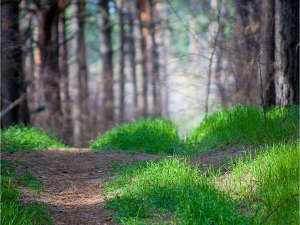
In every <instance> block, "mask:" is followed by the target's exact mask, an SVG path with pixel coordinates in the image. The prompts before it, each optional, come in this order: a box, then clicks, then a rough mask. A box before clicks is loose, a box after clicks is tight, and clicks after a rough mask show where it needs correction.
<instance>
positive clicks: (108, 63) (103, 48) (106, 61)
mask: <svg viewBox="0 0 300 225" xmlns="http://www.w3.org/2000/svg"><path fill="white" fill-rule="evenodd" d="M108 3H109V1H108V0H99V4H98V5H99V11H100V13H99V19H98V23H99V29H100V32H99V36H100V52H101V55H102V63H103V66H102V70H103V71H102V82H103V86H104V99H103V100H104V102H103V105H104V120H105V121H104V123H105V127H106V129H108V128H109V127H110V126H112V125H113V123H114V95H113V65H112V43H111V24H110V19H109V12H108Z"/></svg>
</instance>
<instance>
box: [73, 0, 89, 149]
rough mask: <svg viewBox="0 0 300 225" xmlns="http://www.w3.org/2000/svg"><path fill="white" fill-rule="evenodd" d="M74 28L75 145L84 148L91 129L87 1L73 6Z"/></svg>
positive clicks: (79, 1)
mask: <svg viewBox="0 0 300 225" xmlns="http://www.w3.org/2000/svg"><path fill="white" fill-rule="evenodd" d="M72 9H73V15H74V17H73V28H74V30H75V32H76V35H75V37H74V39H73V44H72V46H73V47H72V50H73V56H74V57H75V63H74V67H73V71H72V72H73V77H74V78H75V80H76V82H75V83H76V84H75V87H76V95H75V102H74V106H73V109H74V110H73V112H74V114H73V116H74V145H75V146H83V145H86V144H87V141H88V136H87V135H88V129H89V121H88V118H89V99H88V78H87V66H86V50H85V42H84V16H85V15H84V13H85V0H76V1H75V2H74V3H73V4H72Z"/></svg>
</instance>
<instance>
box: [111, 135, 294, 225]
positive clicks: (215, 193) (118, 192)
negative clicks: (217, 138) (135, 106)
mask: <svg viewBox="0 0 300 225" xmlns="http://www.w3.org/2000/svg"><path fill="white" fill-rule="evenodd" d="M111 170H114V171H115V173H114V176H113V177H112V179H111V180H110V181H108V182H107V183H106V187H107V190H108V191H109V193H110V195H109V196H110V197H109V196H107V197H106V201H107V205H108V206H107V208H108V209H110V211H111V213H112V214H113V215H114V218H115V220H117V221H119V222H121V223H122V224H153V223H157V224H163V223H169V222H174V223H179V224H261V223H262V222H264V224H299V222H300V221H299V214H298V213H299V196H298V195H297V194H298V193H299V144H298V139H297V140H296V141H294V142H289V143H279V144H274V145H272V146H266V147H265V148H264V149H258V150H256V151H255V154H253V153H252V154H250V153H249V154H247V155H246V156H245V157H244V158H241V159H239V160H237V161H235V162H234V161H232V162H231V163H230V164H229V165H228V168H227V171H228V172H227V173H226V174H223V173H221V172H220V170H221V169H219V170H214V169H213V168H212V167H210V168H208V169H207V170H206V171H203V170H198V167H197V166H195V167H191V166H190V163H189V160H188V159H179V158H177V157H168V158H164V159H163V158H160V159H156V160H152V161H150V160H146V161H140V162H133V163H128V162H123V163H121V164H117V163H113V164H112V165H111ZM110 175H112V174H110ZM272 212H273V213H272Z"/></svg>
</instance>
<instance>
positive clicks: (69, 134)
mask: <svg viewBox="0 0 300 225" xmlns="http://www.w3.org/2000/svg"><path fill="white" fill-rule="evenodd" d="M65 4H66V1H65V0H59V2H58V7H59V9H60V14H59V21H58V28H59V71H60V83H59V87H60V99H61V108H62V113H63V129H62V133H63V136H64V140H65V142H66V144H67V145H73V144H74V142H73V125H72V117H71V109H70V107H71V105H70V95H69V76H68V58H67V42H66V17H65Z"/></svg>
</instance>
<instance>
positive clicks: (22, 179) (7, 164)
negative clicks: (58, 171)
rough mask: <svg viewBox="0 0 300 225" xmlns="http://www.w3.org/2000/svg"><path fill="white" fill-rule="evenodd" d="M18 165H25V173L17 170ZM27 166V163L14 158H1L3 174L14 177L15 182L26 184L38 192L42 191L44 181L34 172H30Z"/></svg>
mask: <svg viewBox="0 0 300 225" xmlns="http://www.w3.org/2000/svg"><path fill="white" fill-rule="evenodd" d="M18 166H23V167H24V172H23V173H19V172H17V171H16V167H18ZM25 168H26V169H25ZM27 168H28V166H27V164H25V163H23V162H17V161H14V160H11V161H7V160H1V176H4V177H9V178H10V179H13V181H14V183H15V184H18V185H25V186H27V187H29V188H30V189H31V190H32V191H34V192H36V193H39V192H41V191H42V181H40V180H38V179H36V178H35V177H34V175H33V173H32V172H30V171H29V170H28V169H27Z"/></svg>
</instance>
